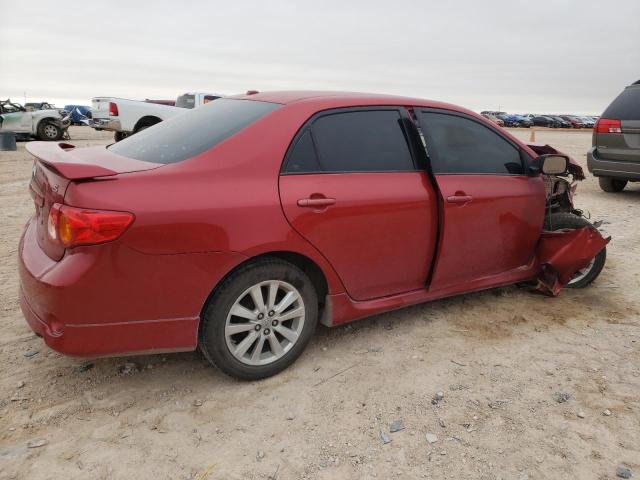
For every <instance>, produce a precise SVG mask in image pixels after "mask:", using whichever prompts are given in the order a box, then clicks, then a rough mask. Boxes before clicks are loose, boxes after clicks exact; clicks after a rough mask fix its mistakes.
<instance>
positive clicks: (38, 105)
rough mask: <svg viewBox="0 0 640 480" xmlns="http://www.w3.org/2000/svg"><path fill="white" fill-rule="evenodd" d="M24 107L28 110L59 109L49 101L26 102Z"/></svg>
mask: <svg viewBox="0 0 640 480" xmlns="http://www.w3.org/2000/svg"><path fill="white" fill-rule="evenodd" d="M24 108H25V110H26V111H27V112H31V111H34V110H59V109H58V108H56V106H55V105H53V104H52V103H49V102H27V103H25V104H24Z"/></svg>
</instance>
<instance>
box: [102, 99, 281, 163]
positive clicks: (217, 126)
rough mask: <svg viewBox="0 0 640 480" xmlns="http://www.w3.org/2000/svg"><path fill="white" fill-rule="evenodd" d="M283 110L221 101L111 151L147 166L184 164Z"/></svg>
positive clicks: (273, 105)
mask: <svg viewBox="0 0 640 480" xmlns="http://www.w3.org/2000/svg"><path fill="white" fill-rule="evenodd" d="M279 106H280V105H279V104H277V103H268V102H259V101H254V100H231V99H218V100H216V101H215V102H210V103H207V104H206V105H203V106H202V107H200V108H196V109H194V110H190V111H188V112H185V113H181V114H179V115H178V116H176V117H173V118H170V119H169V120H165V121H164V122H161V123H158V124H156V125H154V126H153V127H150V128H147V129H145V130H142V131H141V132H138V133H136V134H135V135H132V136H130V137H127V138H125V139H124V140H122V141H120V142H118V143H115V144H113V145H111V146H110V147H109V150H110V151H111V152H113V153H117V154H118V155H122V156H124V157H129V158H135V159H136V160H144V161H147V162H154V163H176V162H181V161H182V160H186V159H187V158H191V157H193V156H195V155H198V154H199V153H202V152H204V151H205V150H208V149H210V148H211V147H213V146H214V145H216V144H218V143H220V142H222V141H223V140H225V139H227V138H229V137H230V136H231V135H234V134H235V133H238V132H239V131H240V130H242V129H243V128H246V127H248V126H249V125H251V124H252V123H253V122H255V121H256V120H258V119H260V118H262V117H264V116H265V115H267V114H268V113H270V112H272V111H273V110H275V109H276V108H278V107H279Z"/></svg>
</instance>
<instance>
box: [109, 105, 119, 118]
mask: <svg viewBox="0 0 640 480" xmlns="http://www.w3.org/2000/svg"><path fill="white" fill-rule="evenodd" d="M109 115H110V116H111V117H117V116H118V104H117V103H113V102H109Z"/></svg>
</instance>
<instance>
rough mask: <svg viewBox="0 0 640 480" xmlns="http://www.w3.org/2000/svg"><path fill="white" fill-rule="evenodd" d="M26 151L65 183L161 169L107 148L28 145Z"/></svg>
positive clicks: (64, 144)
mask: <svg viewBox="0 0 640 480" xmlns="http://www.w3.org/2000/svg"><path fill="white" fill-rule="evenodd" d="M26 148H27V151H28V152H29V153H30V154H31V155H33V156H34V157H36V158H37V159H38V161H40V163H42V164H43V165H46V166H47V167H48V168H50V169H52V170H54V171H56V172H57V173H58V174H59V175H61V176H63V177H64V178H66V179H68V180H81V179H88V178H100V177H111V176H114V175H118V174H120V173H129V172H137V171H142V170H152V169H154V168H158V167H161V166H162V164H158V163H152V162H144V161H142V160H135V159H132V158H127V157H121V156H119V155H116V154H114V153H111V152H109V150H107V148H106V147H90V148H81V149H78V150H76V146H75V145H72V144H70V143H64V142H29V143H27V146H26Z"/></svg>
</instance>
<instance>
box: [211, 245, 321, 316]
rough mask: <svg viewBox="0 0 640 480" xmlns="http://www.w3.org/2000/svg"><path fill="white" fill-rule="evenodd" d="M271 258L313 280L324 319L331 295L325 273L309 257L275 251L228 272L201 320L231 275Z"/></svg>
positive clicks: (251, 259) (221, 280) (253, 258)
mask: <svg viewBox="0 0 640 480" xmlns="http://www.w3.org/2000/svg"><path fill="white" fill-rule="evenodd" d="M269 257H271V258H279V259H280V260H284V261H285V262H289V263H291V264H292V265H295V266H296V267H298V268H299V269H300V270H302V271H303V272H304V273H305V274H306V275H307V277H309V280H311V283H312V284H313V287H314V288H315V290H316V294H317V296H318V318H322V313H323V310H324V303H325V297H326V296H327V294H328V293H329V286H328V284H327V279H326V277H325V275H324V273H323V272H322V269H321V268H320V267H319V266H318V265H317V264H316V263H315V262H314V261H313V260H311V259H310V258H309V257H307V256H305V255H302V254H300V253H295V252H287V251H274V252H267V253H263V254H260V255H257V256H255V257H251V258H249V259H247V260H245V261H244V262H242V263H240V264H239V265H236V267H235V268H233V269H232V270H231V271H229V272H227V274H226V275H225V276H224V277H222V278H221V279H220V281H219V282H218V284H217V285H216V286H215V288H214V289H213V290H212V291H211V293H210V294H209V296H208V297H207V300H206V301H205V302H204V305H203V306H202V312H201V314H200V318H202V315H203V313H204V309H205V308H206V306H207V304H208V303H209V301H210V300H211V298H213V296H214V295H215V294H216V292H217V290H218V286H219V285H222V284H223V283H224V281H225V279H226V278H227V277H228V276H229V275H231V274H232V273H233V272H235V271H236V270H238V269H239V268H242V267H244V266H245V265H247V264H250V263H253V262H255V261H256V260H259V259H263V258H269Z"/></svg>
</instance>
